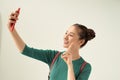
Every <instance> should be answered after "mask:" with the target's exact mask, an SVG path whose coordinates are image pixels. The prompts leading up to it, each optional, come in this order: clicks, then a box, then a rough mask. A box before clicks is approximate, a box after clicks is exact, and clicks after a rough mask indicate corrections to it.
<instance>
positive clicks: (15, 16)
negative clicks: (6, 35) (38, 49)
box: [8, 10, 19, 31]
mask: <svg viewBox="0 0 120 80" xmlns="http://www.w3.org/2000/svg"><path fill="white" fill-rule="evenodd" d="M18 15H19V12H18V10H16V11H15V12H13V13H11V14H10V18H9V22H8V29H9V30H10V31H12V30H13V28H14V25H15V23H16V21H17V20H18Z"/></svg>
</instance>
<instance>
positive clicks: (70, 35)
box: [63, 26, 80, 48]
mask: <svg viewBox="0 0 120 80" xmlns="http://www.w3.org/2000/svg"><path fill="white" fill-rule="evenodd" d="M79 32H80V30H79V29H78V28H77V27H75V26H71V27H69V28H68V30H67V31H66V33H65V35H64V44H63V46H64V48H68V47H69V46H70V45H71V43H77V45H78V46H79V47H80V40H79V35H78V33H79Z"/></svg>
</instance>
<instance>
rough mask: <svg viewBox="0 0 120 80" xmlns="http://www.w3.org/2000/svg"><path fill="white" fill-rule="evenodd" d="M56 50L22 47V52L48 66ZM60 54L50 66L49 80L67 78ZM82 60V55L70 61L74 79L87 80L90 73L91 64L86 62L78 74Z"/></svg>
mask: <svg viewBox="0 0 120 80" xmlns="http://www.w3.org/2000/svg"><path fill="white" fill-rule="evenodd" d="M57 52H58V51H56V50H43V49H34V48H31V47H28V46H27V45H25V48H24V49H23V51H22V54H24V55H26V56H29V57H32V58H34V59H37V60H40V61H42V62H44V63H46V64H48V66H49V67H50V65H51V62H52V60H53V58H54V56H55V55H56V54H57ZM62 53H63V52H61V54H62ZM61 54H60V55H61ZM60 55H59V57H58V58H57V59H56V61H55V63H54V65H53V67H52V70H51V72H50V80H67V71H68V68H67V64H66V63H65V62H64V61H63V59H62V58H61V57H60ZM83 62H84V59H83V58H82V57H81V58H79V59H77V60H74V61H72V63H73V68H74V73H75V77H77V79H76V80H88V77H89V75H90V72H91V65H90V64H89V63H87V64H86V66H85V67H84V69H83V71H82V72H81V73H80V74H79V72H80V67H81V65H82V63H83ZM78 74H79V75H78Z"/></svg>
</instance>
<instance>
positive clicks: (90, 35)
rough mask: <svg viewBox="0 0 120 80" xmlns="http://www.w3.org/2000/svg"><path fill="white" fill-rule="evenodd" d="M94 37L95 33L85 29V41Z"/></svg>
mask: <svg viewBox="0 0 120 80" xmlns="http://www.w3.org/2000/svg"><path fill="white" fill-rule="evenodd" d="M94 37H95V32H94V30H92V29H87V39H88V40H91V39H93V38H94Z"/></svg>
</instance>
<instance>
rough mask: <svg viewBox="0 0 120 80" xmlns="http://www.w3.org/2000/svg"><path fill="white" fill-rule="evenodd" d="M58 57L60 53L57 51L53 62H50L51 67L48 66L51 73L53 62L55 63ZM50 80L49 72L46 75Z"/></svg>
mask: <svg viewBox="0 0 120 80" xmlns="http://www.w3.org/2000/svg"><path fill="white" fill-rule="evenodd" d="M59 55H60V52H59V51H58V53H57V54H56V55H55V57H54V58H53V60H52V63H51V65H50V71H51V69H52V67H53V64H54V63H55V61H56V59H57V58H58V56H59ZM49 79H50V72H49V75H48V80H49Z"/></svg>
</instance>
